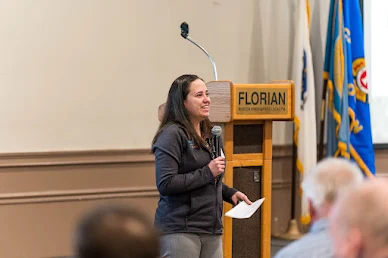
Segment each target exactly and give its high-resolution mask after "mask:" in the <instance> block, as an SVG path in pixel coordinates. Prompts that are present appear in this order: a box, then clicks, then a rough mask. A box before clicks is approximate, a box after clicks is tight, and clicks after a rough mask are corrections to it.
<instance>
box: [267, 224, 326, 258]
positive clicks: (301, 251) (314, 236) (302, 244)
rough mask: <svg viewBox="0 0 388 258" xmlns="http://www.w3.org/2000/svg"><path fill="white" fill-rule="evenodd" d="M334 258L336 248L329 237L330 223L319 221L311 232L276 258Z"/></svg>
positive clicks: (285, 248) (284, 249)
mask: <svg viewBox="0 0 388 258" xmlns="http://www.w3.org/2000/svg"><path fill="white" fill-rule="evenodd" d="M293 257H295V258H333V257H334V248H333V245H332V239H331V237H330V235H329V221H328V220H327V219H320V220H317V221H316V222H315V223H314V224H313V225H312V226H311V228H310V231H309V232H308V233H307V234H306V235H304V236H303V237H301V238H300V239H298V240H295V241H294V242H292V243H290V244H289V245H287V246H285V247H283V248H282V249H280V250H279V252H278V253H276V255H275V257H274V258H293Z"/></svg>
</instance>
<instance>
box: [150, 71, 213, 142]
mask: <svg viewBox="0 0 388 258" xmlns="http://www.w3.org/2000/svg"><path fill="white" fill-rule="evenodd" d="M198 79H199V80H202V79H201V78H199V77H198V76H197V75H193V74H185V75H182V76H179V77H178V78H177V79H175V81H174V82H173V83H172V85H171V87H170V90H169V92H168V97H167V102H166V106H165V110H164V114H163V118H162V120H161V122H160V125H159V128H158V131H157V133H156V134H155V136H154V139H153V140H152V144H154V143H155V142H156V140H157V138H158V136H159V134H160V133H161V132H162V131H163V129H164V128H165V127H166V126H168V125H170V124H179V125H181V126H182V127H183V128H184V129H185V131H186V133H187V135H188V137H189V138H190V139H192V140H193V141H194V143H195V144H196V145H198V146H204V145H205V141H204V139H203V138H202V137H201V136H200V135H198V134H197V132H196V131H195V129H194V126H193V124H192V122H191V120H190V117H189V114H188V112H187V110H186V107H185V105H184V101H185V100H186V98H187V95H188V94H189V92H190V84H191V83H192V82H193V81H195V80H198ZM202 81H203V80H202ZM200 130H201V134H202V135H209V134H210V132H211V124H210V121H209V119H208V118H206V119H204V120H203V121H202V122H201V124H200Z"/></svg>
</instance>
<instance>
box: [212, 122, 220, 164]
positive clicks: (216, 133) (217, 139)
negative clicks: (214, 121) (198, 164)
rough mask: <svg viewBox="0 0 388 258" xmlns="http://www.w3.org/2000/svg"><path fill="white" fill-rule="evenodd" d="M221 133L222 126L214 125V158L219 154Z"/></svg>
mask: <svg viewBox="0 0 388 258" xmlns="http://www.w3.org/2000/svg"><path fill="white" fill-rule="evenodd" d="M221 134H222V128H221V126H218V125H215V126H213V128H212V135H213V154H214V156H215V158H217V157H219V156H221V145H220V141H221Z"/></svg>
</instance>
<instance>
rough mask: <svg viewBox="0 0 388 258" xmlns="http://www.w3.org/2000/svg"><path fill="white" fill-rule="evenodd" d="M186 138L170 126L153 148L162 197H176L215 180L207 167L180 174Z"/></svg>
mask: <svg viewBox="0 0 388 258" xmlns="http://www.w3.org/2000/svg"><path fill="white" fill-rule="evenodd" d="M186 144H187V143H186V141H185V136H184V135H183V132H180V129H179V128H177V127H172V126H170V127H169V128H166V130H165V131H163V132H162V134H161V135H160V136H159V137H158V140H157V142H156V143H155V145H154V146H153V151H154V154H155V166H156V186H157V188H158V191H159V193H160V194H161V195H176V194H180V193H184V192H188V191H192V190H194V189H197V188H199V187H202V186H204V185H206V184H208V183H210V182H212V180H213V174H212V172H211V171H210V168H209V167H208V166H207V165H206V166H204V167H203V168H200V169H197V170H194V171H190V172H188V173H185V174H178V170H179V164H180V162H181V159H182V153H183V150H184V148H185V146H186Z"/></svg>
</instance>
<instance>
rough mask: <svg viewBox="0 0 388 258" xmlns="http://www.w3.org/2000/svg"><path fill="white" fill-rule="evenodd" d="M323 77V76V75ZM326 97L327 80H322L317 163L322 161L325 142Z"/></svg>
mask: <svg viewBox="0 0 388 258" xmlns="http://www.w3.org/2000/svg"><path fill="white" fill-rule="evenodd" d="M324 76H325V75H324ZM326 95H327V80H326V79H324V80H323V87H322V102H321V117H320V119H321V122H320V129H319V145H318V157H317V158H318V159H317V161H320V160H322V159H323V146H324V140H325V137H324V136H325V119H326V107H327V104H326Z"/></svg>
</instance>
